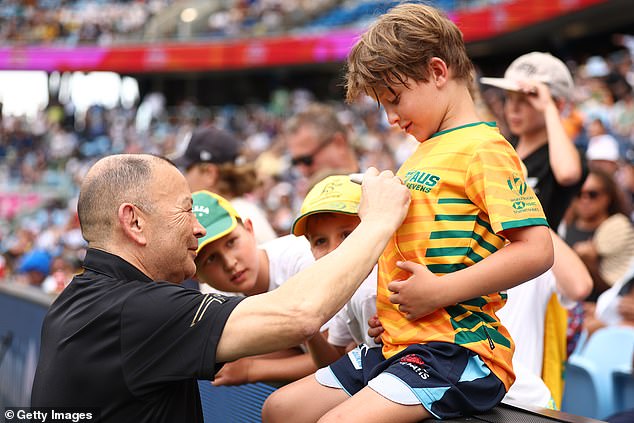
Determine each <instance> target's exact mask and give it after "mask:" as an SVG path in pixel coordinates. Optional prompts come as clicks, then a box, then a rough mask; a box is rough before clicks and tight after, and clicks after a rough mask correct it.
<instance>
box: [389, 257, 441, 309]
mask: <svg viewBox="0 0 634 423" xmlns="http://www.w3.org/2000/svg"><path fill="white" fill-rule="evenodd" d="M396 265H397V266H398V267H399V268H401V269H403V270H405V271H407V272H410V273H411V274H412V276H410V277H409V278H408V279H406V280H404V281H392V282H390V283H389V284H388V286H387V289H389V290H390V291H392V292H393V294H392V295H390V302H391V303H392V304H399V306H398V309H399V311H401V313H403V314H405V317H406V318H407V319H409V320H416V319H419V318H421V317H423V316H426V315H428V314H429V313H432V312H434V311H436V310H437V309H439V308H440V307H444V306H445V304H443V303H442V301H441V299H440V295H439V294H440V291H441V289H439V288H440V286H441V284H439V283H438V282H437V281H436V279H438V278H439V276H436V275H434V274H433V273H432V272H430V271H429V270H428V269H427V267H425V266H423V265H422V264H418V263H414V262H411V261H399V262H397V263H396Z"/></svg>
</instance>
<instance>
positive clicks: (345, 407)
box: [289, 387, 432, 423]
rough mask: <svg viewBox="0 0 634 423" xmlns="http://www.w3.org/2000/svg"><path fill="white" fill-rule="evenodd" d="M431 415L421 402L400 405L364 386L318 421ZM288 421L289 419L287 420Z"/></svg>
mask: <svg viewBox="0 0 634 423" xmlns="http://www.w3.org/2000/svg"><path fill="white" fill-rule="evenodd" d="M429 417H432V416H431V414H430V413H429V412H428V411H427V410H426V409H425V407H423V406H422V405H421V404H414V405H402V404H398V403H396V402H393V401H390V400H389V399H387V398H385V397H384V396H382V395H380V394H378V393H377V392H376V391H374V390H373V389H372V388H369V387H365V388H363V389H362V390H361V391H359V392H357V393H356V394H354V395H353V396H352V397H350V398H348V399H347V400H346V401H344V402H343V403H341V404H340V405H338V406H337V407H335V408H334V409H332V410H330V411H329V412H328V413H327V414H326V415H324V416H323V417H322V418H321V419H320V420H319V423H334V422H349V421H354V422H357V421H358V422H363V423H372V422H377V423H382V422H389V421H393V422H404V423H405V422H419V421H421V420H423V419H426V418H429ZM289 421H290V420H289Z"/></svg>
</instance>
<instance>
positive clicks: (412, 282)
mask: <svg viewBox="0 0 634 423" xmlns="http://www.w3.org/2000/svg"><path fill="white" fill-rule="evenodd" d="M549 231H550V230H549V229H548V228H547V227H546V226H527V227H523V228H516V229H511V230H506V231H505V232H504V235H505V236H506V238H507V239H508V240H509V241H510V244H508V245H506V246H505V247H504V248H501V249H499V250H498V251H496V252H495V253H493V254H491V255H490V256H488V257H487V258H485V259H484V260H481V261H480V262H478V263H476V264H474V265H472V266H470V267H467V268H466V269H463V270H459V271H457V272H453V273H449V274H446V275H443V276H436V275H434V274H433V273H432V272H430V271H429V270H428V269H427V268H426V267H425V266H424V265H421V264H417V263H414V262H400V263H398V266H399V267H400V268H401V269H404V270H406V271H408V272H411V273H412V276H411V277H409V278H408V279H406V280H404V281H393V282H390V283H389V285H388V289H389V290H390V291H392V292H393V294H392V295H391V296H390V301H391V302H392V303H394V304H400V306H399V310H400V311H401V312H403V313H405V317H407V318H408V319H410V320H415V319H418V318H420V317H423V316H425V315H427V314H429V313H432V312H433V311H435V310H437V309H439V308H442V307H447V306H450V305H454V304H457V303H459V302H462V301H466V300H469V299H472V298H476V297H480V296H482V295H487V294H491V293H494V292H499V291H504V290H506V289H509V288H512V287H514V286H516V285H519V284H520V283H522V282H525V281H527V280H529V279H532V278H534V277H536V276H538V275H540V274H542V273H544V272H545V271H546V270H548V269H549V268H550V267H551V266H552V264H553V243H552V239H551V237H550V232H549ZM439 278H442V280H439Z"/></svg>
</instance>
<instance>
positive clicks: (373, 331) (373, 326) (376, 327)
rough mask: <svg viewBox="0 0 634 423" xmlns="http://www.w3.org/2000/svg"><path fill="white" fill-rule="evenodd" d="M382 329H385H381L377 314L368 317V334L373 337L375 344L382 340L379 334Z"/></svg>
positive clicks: (380, 342)
mask: <svg viewBox="0 0 634 423" xmlns="http://www.w3.org/2000/svg"><path fill="white" fill-rule="evenodd" d="M384 331H385V329H383V325H381V321H380V320H379V316H377V315H376V314H375V315H374V316H372V317H370V318H369V319H368V336H369V337H371V338H374V342H376V343H377V344H382V343H383V340H382V339H381V334H382V333H383V332H384Z"/></svg>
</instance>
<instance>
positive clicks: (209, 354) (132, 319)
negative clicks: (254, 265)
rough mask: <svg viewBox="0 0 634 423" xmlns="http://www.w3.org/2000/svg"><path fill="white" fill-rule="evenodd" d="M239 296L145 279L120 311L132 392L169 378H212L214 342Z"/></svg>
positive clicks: (124, 357) (139, 392)
mask: <svg viewBox="0 0 634 423" xmlns="http://www.w3.org/2000/svg"><path fill="white" fill-rule="evenodd" d="M241 300H242V298H241V297H225V296H222V295H218V294H202V293H200V292H198V291H195V290H191V289H185V288H182V287H180V286H178V285H173V284H169V283H149V284H148V285H147V287H146V288H144V291H143V292H140V293H138V294H137V295H134V296H130V298H129V299H128V300H127V301H126V302H125V303H124V305H123V308H122V313H121V326H122V327H121V359H122V367H123V372H124V378H125V380H126V383H127V385H128V387H129V389H130V391H131V392H132V393H133V394H135V395H139V396H142V395H143V394H145V393H148V392H150V391H151V390H152V389H154V387H155V386H158V385H160V384H164V383H165V382H168V381H178V380H184V379H191V378H198V379H213V375H214V374H215V372H216V370H217V369H218V368H219V367H218V363H216V348H217V346H218V341H219V340H220V336H221V335H222V331H223V329H224V326H225V323H226V321H227V319H228V318H229V315H230V314H231V312H232V311H233V309H234V308H235V307H236V305H237V304H238V303H239V302H240V301H241Z"/></svg>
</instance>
